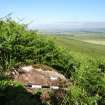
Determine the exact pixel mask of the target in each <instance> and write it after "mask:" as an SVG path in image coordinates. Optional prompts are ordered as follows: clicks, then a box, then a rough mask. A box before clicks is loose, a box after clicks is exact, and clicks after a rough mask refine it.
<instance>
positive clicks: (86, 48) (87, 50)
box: [55, 33, 105, 58]
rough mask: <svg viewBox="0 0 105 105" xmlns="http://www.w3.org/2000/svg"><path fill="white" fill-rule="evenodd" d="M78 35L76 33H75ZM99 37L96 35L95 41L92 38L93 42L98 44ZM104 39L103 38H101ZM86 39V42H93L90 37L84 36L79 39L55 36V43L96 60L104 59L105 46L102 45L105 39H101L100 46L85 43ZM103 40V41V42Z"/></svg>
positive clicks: (68, 36) (69, 36) (77, 37)
mask: <svg viewBox="0 0 105 105" xmlns="http://www.w3.org/2000/svg"><path fill="white" fill-rule="evenodd" d="M75 34H76V33H75ZM97 37H99V36H98V35H96V37H95V35H94V39H93V36H92V40H94V41H95V42H97ZM101 37H102V36H101ZM84 39H85V40H86V39H87V40H91V37H90V36H85V38H84V36H83V37H82V35H81V36H80V37H79V36H78V35H77V36H75V37H74V36H73V37H72V36H71V35H57V36H55V43H56V44H57V45H59V46H63V47H64V48H65V49H66V50H68V51H71V52H74V53H76V54H77V53H78V54H81V56H82V55H87V56H90V57H95V58H101V57H102V58H103V57H105V45H102V43H103V41H104V39H102V38H100V40H99V39H98V40H99V41H100V43H101V44H99V43H98V42H97V43H98V44H94V43H92V42H85V41H84ZM101 40H103V41H101Z"/></svg>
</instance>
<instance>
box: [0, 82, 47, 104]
mask: <svg viewBox="0 0 105 105" xmlns="http://www.w3.org/2000/svg"><path fill="white" fill-rule="evenodd" d="M41 94H42V93H40V94H39V93H36V94H31V93H29V92H27V90H26V89H25V88H24V87H23V86H22V85H20V84H19V83H16V82H14V81H5V80H2V81H0V105H47V104H46V103H43V102H42V101H41V99H40V96H41Z"/></svg>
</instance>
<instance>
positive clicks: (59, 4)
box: [0, 0, 105, 25]
mask: <svg viewBox="0 0 105 105" xmlns="http://www.w3.org/2000/svg"><path fill="white" fill-rule="evenodd" d="M104 12H105V0H0V17H3V16H6V15H7V14H8V13H12V16H13V18H19V19H23V20H24V21H26V22H32V24H35V25H37V24H54V23H68V22H77V21H80V22H83V21H86V22H87V21H89V22H90V21H105V13H104Z"/></svg>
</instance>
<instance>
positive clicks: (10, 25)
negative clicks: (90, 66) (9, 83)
mask: <svg viewBox="0 0 105 105" xmlns="http://www.w3.org/2000/svg"><path fill="white" fill-rule="evenodd" d="M36 63H37V64H38V63H41V64H47V65H49V66H52V67H53V68H55V69H57V70H59V71H60V72H62V73H65V71H66V70H68V73H67V74H69V75H70V74H71V71H73V70H74V69H75V68H74V65H75V63H74V60H73V58H72V57H71V56H70V55H69V54H68V53H67V52H65V51H64V50H63V49H61V48H58V47H57V46H56V45H55V44H54V43H53V41H52V40H51V39H49V38H45V37H43V36H42V35H38V34H37V33H36V32H35V31H32V30H28V29H27V26H26V25H24V24H18V23H16V22H15V21H13V20H11V19H4V20H0V72H1V73H2V72H6V71H9V70H10V69H11V68H14V67H18V66H19V65H24V64H25V65H26V64H36ZM69 75H68V77H69Z"/></svg>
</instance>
